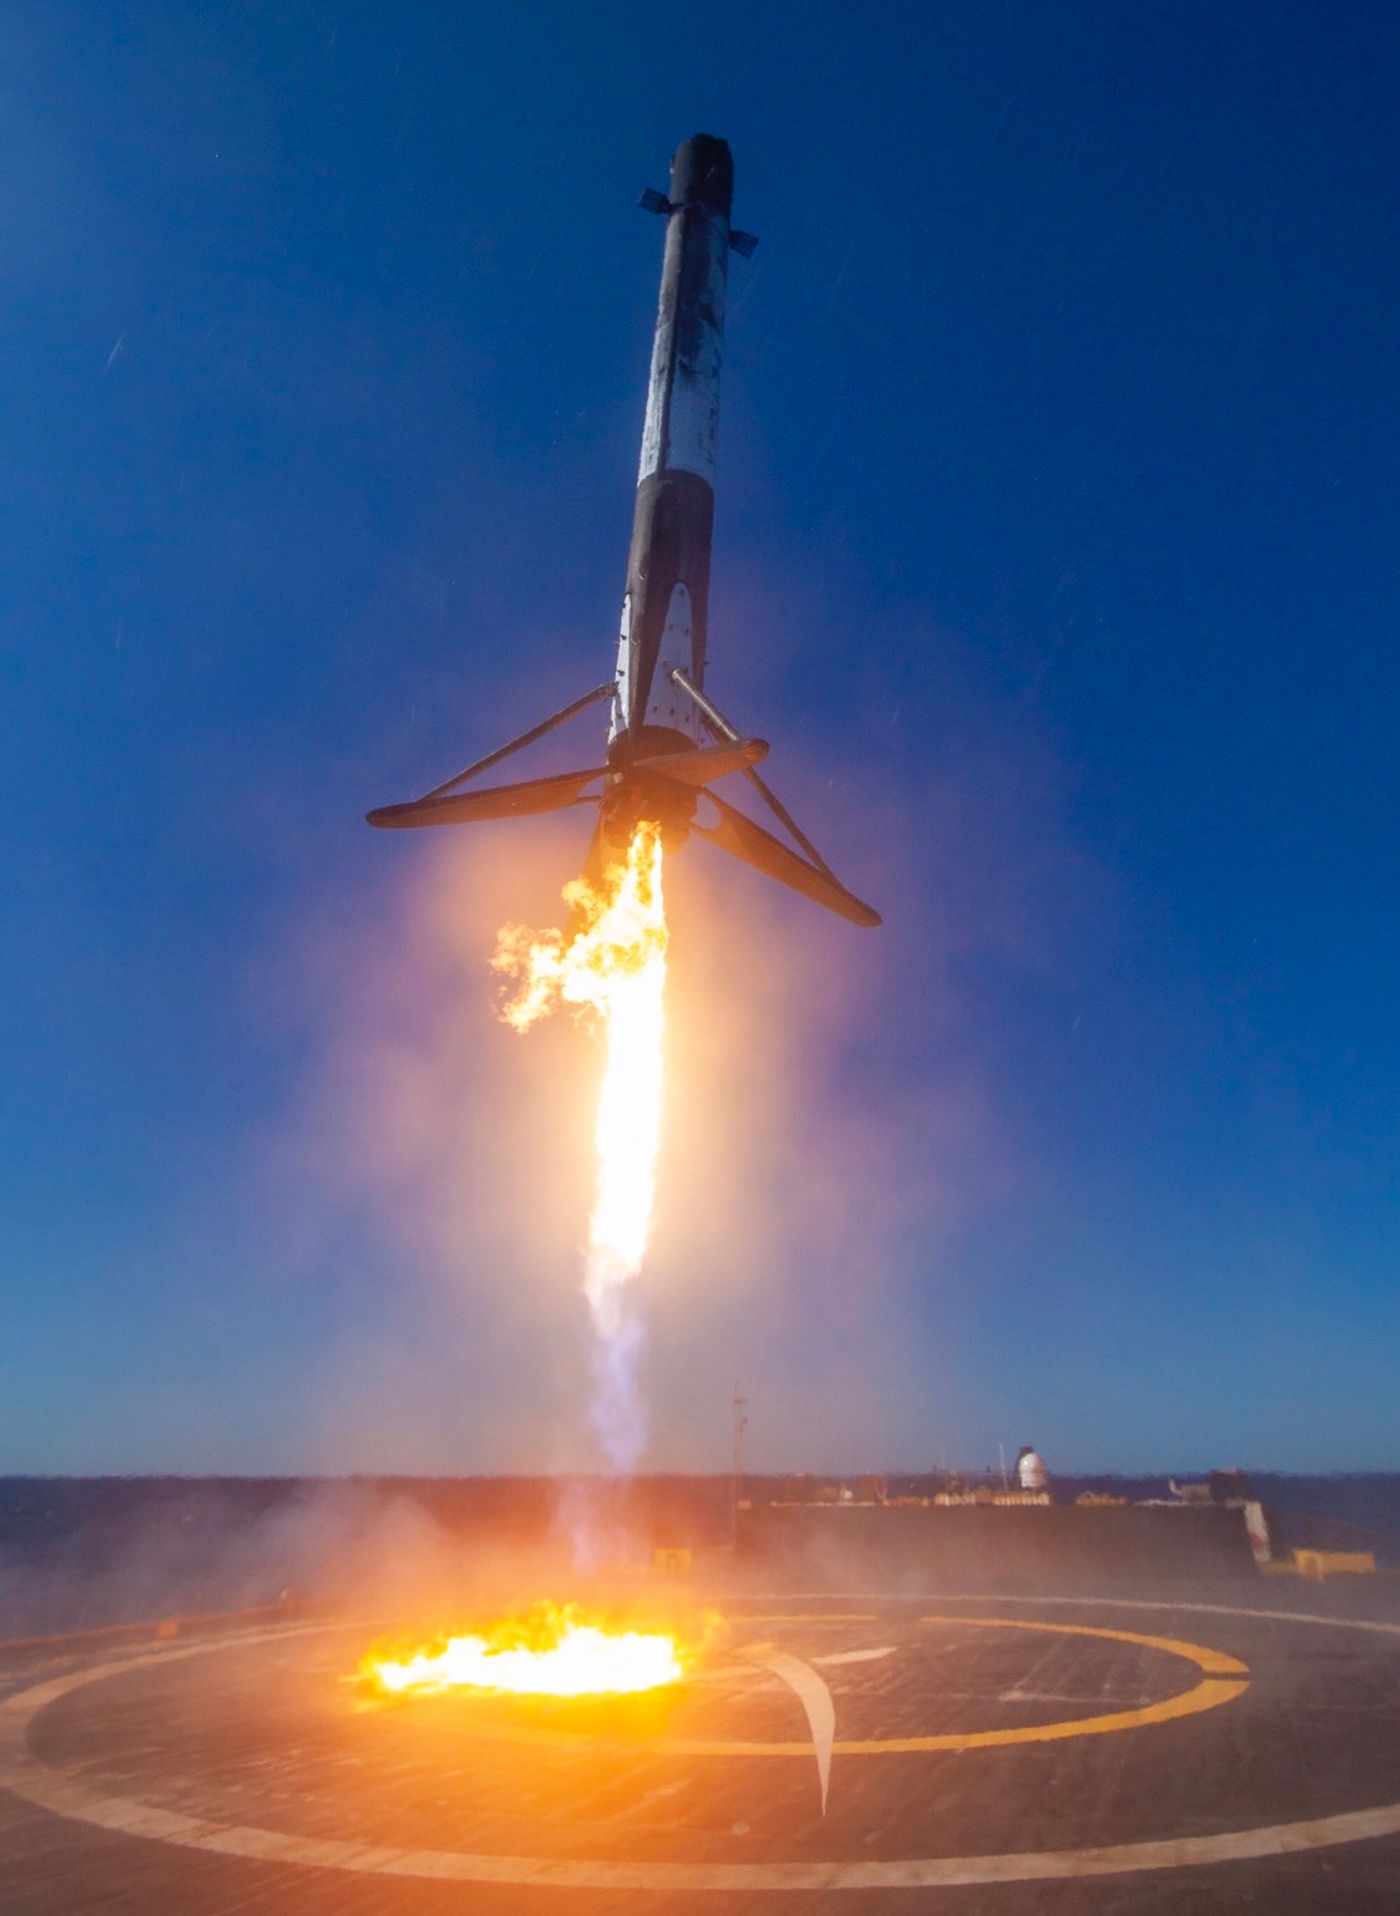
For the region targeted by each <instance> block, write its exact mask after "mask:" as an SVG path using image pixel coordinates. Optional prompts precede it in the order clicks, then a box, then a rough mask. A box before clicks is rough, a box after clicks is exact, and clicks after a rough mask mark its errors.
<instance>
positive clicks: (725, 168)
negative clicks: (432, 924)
mask: <svg viewBox="0 0 1400 1916" xmlns="http://www.w3.org/2000/svg"><path fill="white" fill-rule="evenodd" d="M733 199H734V163H733V161H732V160H731V158H730V156H729V148H728V147H727V146H726V145H725V143H724V141H723V140H717V139H715V138H714V137H713V136H712V135H710V134H708V133H697V134H696V135H695V136H694V138H693V139H689V140H686V141H685V142H684V143H683V144H682V145H681V146H680V147H678V148H677V150H676V155H675V158H674V159H673V160H672V162H671V190H670V192H669V194H666V193H657V192H654V191H648V192H646V193H645V194H643V196H642V205H643V206H644V207H646V208H647V210H648V211H649V212H654V213H664V214H665V216H666V251H665V257H664V260H663V263H662V268H661V297H660V300H659V302H658V305H657V312H656V333H655V336H654V338H653V340H652V348H651V378H650V381H649V382H648V385H647V409H646V420H645V423H644V425H643V428H642V457H641V464H640V468H639V470H638V473H637V501H636V508H635V511H634V513H633V518H632V543H631V547H630V549H629V551H628V556H627V590H626V594H625V596H624V598H623V602H622V631H621V635H620V637H619V640H618V649H617V670H616V675H615V677H614V679H613V681H612V683H611V684H610V685H609V684H607V683H606V682H605V683H604V684H602V685H598V686H595V687H594V689H593V690H592V691H591V692H586V693H584V695H583V696H582V698H577V699H575V700H574V701H573V702H572V703H571V704H569V705H566V706H564V707H563V708H562V710H560V711H558V712H555V713H553V714H551V716H550V717H549V718H547V719H544V720H542V721H541V722H540V723H539V724H538V725H534V726H531V727H530V729H529V730H528V731H527V732H522V733H521V734H520V736H519V737H518V738H513V739H511V740H510V741H509V743H508V744H505V745H502V746H499V747H497V749H496V750H495V751H493V752H488V753H487V754H486V755H485V757H483V758H478V759H476V760H474V761H473V763H472V764H470V765H468V766H466V767H465V769H464V770H462V771H460V772H456V773H454V774H453V776H452V777H451V778H449V779H445V780H444V781H443V782H442V783H441V784H440V785H435V786H433V788H432V789H431V791H428V792H425V793H424V794H423V796H422V797H421V798H416V799H412V800H410V801H409V803H407V804H403V805H381V806H378V807H377V808H376V809H375V810H374V811H372V812H370V813H369V822H370V823H371V824H372V825H375V826H379V827H383V828H387V829H390V830H395V831H397V830H403V829H405V828H417V827H419V826H432V825H470V824H479V823H485V822H487V821H488V820H491V819H498V818H528V817H531V816H533V815H534V814H535V813H538V812H554V811H564V810H568V809H570V808H571V807H573V806H575V805H593V804H596V805H597V807H598V826H597V830H596V831H595V833H594V836H593V842H592V845H591V846H590V848H589V851H588V855H587V858H586V860H585V865H584V869H585V874H586V875H588V876H590V877H592V878H595V879H599V878H601V875H602V874H603V873H604V872H606V871H607V870H608V869H609V867H610V866H612V865H615V864H617V863H618V862H619V860H620V859H621V857H622V856H623V855H625V853H626V850H627V847H628V845H629V844H630V842H631V840H632V836H633V833H634V832H635V830H636V827H637V826H638V825H639V824H640V823H641V822H642V821H643V820H648V821H651V822H654V823H656V824H658V825H660V827H661V829H662V831H663V833H664V835H665V838H666V843H667V846H668V848H674V847H676V846H678V845H680V844H682V843H684V841H685V840H686V838H687V837H688V836H690V835H692V834H694V835H696V836H699V837H701V838H706V839H708V840H709V841H710V843H711V844H712V845H716V846H718V847H719V849H720V850H721V851H724V852H727V853H729V855H730V856H731V857H734V858H737V859H739V860H740V861H741V862H743V863H744V864H747V865H750V866H752V867H754V868H755V869H756V870H758V871H761V872H763V873H764V874H765V875H766V876H768V877H769V878H772V879H775V880H776V881H777V883H778V884H780V885H786V886H788V887H789V889H790V890H793V891H796V892H800V893H801V894H802V896H803V897H805V898H810V899H812V900H813V901H814V902H815V903H817V904H819V905H822V906H825V907H826V909H827V910H829V911H834V912H836V913H838V914H839V915H840V916H841V917H843V918H846V919H849V920H850V921H851V923H853V924H857V925H867V926H869V925H878V924H879V922H880V915H879V913H878V912H876V911H875V910H874V909H873V908H872V907H871V906H869V905H866V904H863V903H862V902H861V900H860V899H859V898H856V897H855V896H854V895H853V894H852V893H851V892H849V891H847V889H846V887H845V886H844V885H842V884H841V882H840V880H839V879H838V878H837V877H836V875H835V873H834V872H833V871H832V869H831V867H830V866H829V865H828V864H827V863H826V861H825V860H824V859H823V858H822V857H821V855H820V853H819V852H818V851H817V849H816V847H815V846H814V845H813V844H812V841H811V840H810V839H809V838H808V837H807V836H806V834H805V833H804V832H803V831H802V830H801V828H800V827H799V826H798V824H797V822H796V820H795V819H794V818H793V817H792V814H791V813H790V812H789V811H788V810H787V809H786V807H785V806H784V805H782V803H781V802H780V801H779V799H778V797H777V795H776V793H774V792H773V791H772V790H770V788H769V787H768V786H767V785H766V784H765V783H764V781H763V780H762V779H761V778H760V777H759V775H758V773H757V771H755V769H754V768H755V766H756V765H758V764H759V763H760V762H761V761H762V760H763V759H765V758H766V757H767V755H768V745H767V741H766V740H764V739H759V738H750V737H745V736H744V735H742V734H741V733H740V732H739V731H738V730H737V729H736V728H735V727H734V726H733V725H732V724H731V723H730V721H729V720H728V719H726V718H725V716H724V714H723V713H722V712H721V711H720V710H719V709H718V707H717V706H716V705H715V704H714V703H713V702H712V701H711V699H710V698H709V696H708V695H707V694H706V692H705V691H704V690H703V687H704V682H705V662H706V654H707V649H708V648H707V639H708V635H709V617H710V543H711V538H712V535H713V531H714V522H715V449H716V444H717V440H718V436H719V375H720V359H721V355H722V350H723V343H724V294H725V285H726V281H727V279H728V274H729V255H730V252H731V251H734V252H737V253H740V254H742V255H743V256H744V257H746V258H747V257H748V256H749V255H750V254H751V253H752V252H753V249H754V247H755V245H756V244H757V242H756V241H755V239H754V238H753V236H752V234H750V233H740V232H737V231H735V230H734V229H733V228H732V227H731V226H730V223H729V213H730V207H731V205H732V203H733ZM605 699H609V700H610V702H611V718H610V722H609V726H608V743H607V751H606V754H605V762H604V763H603V764H602V765H597V764H592V765H585V766H581V767H579V768H578V769H576V770H573V771H567V772H552V773H550V774H549V775H548V776H546V777H543V778H530V779H525V780H522V781H520V782H518V783H512V784H507V785H493V786H485V787H483V786H479V785H476V784H474V783H473V781H474V780H476V779H477V778H478V777H479V776H480V774H481V773H483V772H486V771H488V770H489V769H490V768H491V767H493V766H496V765H499V764H500V763H501V762H502V760H504V759H506V758H509V757H511V756H512V755H513V754H514V753H516V752H519V751H522V750H523V749H524V748H525V747H527V746H529V745H532V744H534V743H535V741H536V740H537V739H541V738H543V737H544V736H545V735H546V734H547V733H549V732H552V731H554V729H555V728H556V727H557V726H560V725H563V724H565V723H566V722H567V721H568V720H569V719H571V718H572V717H573V716H574V715H575V714H576V713H578V712H582V711H584V710H586V709H588V708H590V707H592V706H594V705H597V704H601V703H602V702H603V700H605ZM740 773H742V774H743V775H744V776H745V777H746V778H747V779H748V781H749V784H750V788H751V789H752V790H755V791H757V793H758V794H759V796H760V797H761V799H762V800H763V802H764V803H765V804H766V805H767V806H768V808H769V810H770V811H771V812H772V813H773V815H774V817H775V818H776V819H777V820H778V822H779V824H780V825H781V826H782V827H783V829H784V831H785V832H786V833H787V842H784V841H783V840H782V839H779V838H775V837H774V835H773V833H772V832H771V831H767V830H765V829H764V827H763V826H761V825H759V824H758V823H757V822H756V821H755V820H754V819H752V818H750V817H748V816H747V815H746V814H745V813H744V812H742V811H741V810H739V809H738V808H737V807H736V806H734V805H731V804H730V803H729V802H728V800H726V799H724V798H721V796H720V795H719V793H718V792H717V791H716V790H715V789H714V786H715V783H716V781H718V780H720V779H724V778H729V777H733V776H736V775H738V774H740ZM594 787H601V789H599V790H597V791H594V790H593V789H592V788H594ZM468 788H470V789H468ZM702 798H703V800H704V804H705V810H704V812H703V813H702V812H699V811H698V810H697V807H698V806H699V804H700V802H701V800H702Z"/></svg>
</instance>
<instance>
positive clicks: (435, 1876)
mask: <svg viewBox="0 0 1400 1916" xmlns="http://www.w3.org/2000/svg"><path fill="white" fill-rule="evenodd" d="M781 1600H783V1601H787V1600H789V1599H786V1598H784V1599H781ZM871 1600H872V1599H871V1598H870V1597H869V1596H866V1595H862V1597H861V1598H860V1601H862V1602H870V1601H871ZM940 1601H942V1602H979V1603H985V1601H986V1599H985V1598H982V1597H963V1598H959V1597H945V1598H941V1599H940ZM1012 1601H1015V1602H1023V1603H1044V1604H1049V1603H1071V1604H1082V1605H1095V1606H1097V1607H1099V1608H1103V1609H1112V1608H1123V1609H1134V1610H1165V1611H1173V1610H1195V1611H1201V1612H1205V1613H1207V1614H1210V1615H1215V1616H1223V1617H1245V1618H1250V1619H1260V1620H1263V1621H1265V1622H1269V1623H1280V1624H1313V1625H1319V1626H1321V1627H1323V1628H1328V1629H1350V1630H1363V1631H1367V1632H1370V1633H1373V1634H1376V1635H1383V1636H1391V1637H1394V1636H1400V1624H1394V1623H1379V1622H1370V1621H1363V1620H1358V1619H1354V1618H1349V1617H1318V1616H1305V1615H1297V1614H1292V1613H1289V1612H1287V1611H1280V1610H1253V1609H1246V1608H1237V1607H1233V1606H1230V1605H1227V1604H1199V1603H1198V1604H1192V1603H1161V1602H1150V1601H1146V1600H1140V1599H1120V1598H1112V1597H1102V1598H1097V1597H1053V1598H1050V1597H1042V1598H1033V1597H1025V1598H1016V1599H1011V1598H1007V1597H998V1598H997V1602H998V1604H1002V1603H1007V1602H1012ZM344 1627H345V1626H344V1625H343V1624H325V1623H319V1624H308V1625H299V1626H296V1627H295V1628H293V1629H288V1630H275V1631H260V1632H256V1633H252V1634H249V1635H246V1636H239V1637H235V1638H222V1639H216V1640H214V1641H213V1642H208V1641H206V1642H203V1643H198V1644H194V1645H191V1646H189V1647H183V1646H182V1647H181V1648H180V1649H177V1650H165V1651H159V1652H156V1653H154V1654H151V1655H143V1656H137V1657H127V1658H120V1659H116V1660H114V1661H112V1662H109V1663H103V1664H98V1665H96V1666H94V1667H92V1668H90V1669H86V1670H78V1671H73V1672H70V1673H69V1674H68V1675H67V1676H64V1677H58V1678H55V1679H53V1680H52V1681H50V1682H48V1683H41V1684H36V1685H35V1686H34V1687H33V1688H31V1689H28V1690H23V1691H20V1692H18V1693H16V1694H15V1695H13V1696H11V1697H9V1698H8V1699H7V1700H6V1701H5V1702H3V1703H0V1785H3V1787H5V1788H6V1789H9V1790H10V1791H12V1792H13V1794H15V1795H16V1796H20V1797H23V1798H24V1799H25V1800H26V1801H28V1802H32V1803H37V1804H38V1805H39V1806H40V1807H41V1808H44V1809H48V1810H52V1811H53V1812H54V1814H56V1815H59V1816H67V1817H70V1818H73V1819H74V1820H76V1821H79V1822H84V1823H89V1824H95V1825H96V1826H97V1827H99V1828H102V1829H109V1830H113V1831H115V1832H117V1833H118V1834H121V1835H129V1836H144V1837H147V1838H154V1839H155V1840H158V1841H163V1842H167V1843H174V1844H177V1845H178V1846H180V1847H182V1848H186V1849H198V1850H207V1851H213V1852H215V1853H217V1854H220V1855H225V1856H243V1857H248V1858H252V1859H254V1860H257V1861H266V1862H281V1863H298V1864H306V1865H310V1866H313V1867H316V1868H321V1869H340V1870H348V1871H351V1872H352V1873H354V1874H357V1875H384V1876H400V1877H413V1878H419V1879H422V1878H427V1879H430V1880H437V1881H450V1882H471V1883H514V1884H529V1885H532V1886H534V1887H536V1888H543V1889H601V1890H610V1891H619V1890H652V1891H661V1892H663V1893H664V1892H670V1893H676V1894H679V1893H682V1892H694V1893H696V1894H699V1895H702V1896H705V1895H707V1896H714V1895H718V1894H720V1893H722V1892H725V1891H733V1892H737V1893H739V1894H749V1895H753V1894H757V1893H758V1892H760V1891H764V1890H779V1891H814V1890H848V1889H849V1890H876V1889H925V1890H927V1889H952V1888H957V1887H965V1886H968V1885H972V1884H985V1883H1026V1882H1046V1881H1056V1882H1064V1881H1069V1880H1076V1879H1083V1878H1088V1877H1098V1876H1121V1875H1126V1874H1131V1873H1135V1872H1139V1871H1144V1870H1156V1869H1180V1868H1200V1867H1202V1866H1207V1865H1210V1864H1219V1863H1232V1862H1246V1861H1251V1860H1259V1859H1262V1858H1265V1857H1273V1856H1289V1855H1297V1854H1298V1853H1300V1852H1301V1851H1305V1850H1315V1849H1329V1848H1333V1847H1335V1846H1337V1845H1339V1844H1343V1843H1360V1842H1368V1841H1374V1840H1377V1839H1379V1838H1382V1837H1390V1836H1400V1803H1388V1804H1383V1805H1380V1806H1378V1807H1376V1808H1374V1809H1362V1810H1350V1811H1346V1812H1343V1813H1342V1814H1340V1815H1336V1816H1323V1817H1315V1818H1309V1819H1307V1820H1305V1821H1302V1822H1296V1823H1274V1824H1269V1825H1267V1826H1265V1827H1263V1828H1259V1829H1249V1830H1227V1831H1223V1832H1221V1833H1219V1834H1216V1835H1212V1836H1178V1837H1169V1838H1167V1839H1165V1840H1163V1841H1159V1842H1150V1843H1116V1844H1105V1845H1098V1846H1094V1847H1090V1848H1083V1849H1065V1850H1024V1851H1014V1852H1011V1853H1010V1854H1007V1855H1000V1856H997V1855H988V1856H932V1857H913V1858H910V1859H908V1860H906V1861H899V1860H891V1861H888V1862H848V1863H841V1862H824V1863H610V1862H605V1861H601V1860H596V1859H595V1860H589V1861H573V1860H569V1859H556V1860H544V1859H541V1858H537V1857H530V1856H480V1855H469V1854H467V1853H465V1852H459V1851H456V1850H406V1849H393V1848H388V1847H385V1846H382V1845H377V1844H372V1843H352V1842H334V1841H329V1840H326V1839H324V1838H320V1837H313V1836H294V1835H289V1834H287V1833H285V1832H282V1831H277V1830H261V1829H250V1828H244V1827H241V1826H236V1825H226V1824H219V1823H214V1822H211V1821H208V1820H206V1819H204V1818H201V1817H194V1816H185V1815H182V1814H180V1813H178V1812H175V1811H170V1810H161V1809H156V1808H152V1807H150V1806H148V1805H145V1804H141V1803H133V1802H128V1801H124V1800H123V1799H122V1798H120V1797H113V1796H107V1795H105V1794H103V1793H102V1792H101V1791H98V1790H94V1789H91V1788H89V1787H88V1786H87V1785H86V1784H84V1783H82V1782H80V1781H79V1780H77V1779H76V1778H75V1777H70V1776H65V1775H62V1774H60V1773H58V1772H57V1771H53V1770H49V1769H46V1768H45V1767H44V1765H43V1764H41V1763H40V1762H39V1761H38V1759H37V1758H36V1757H35V1756H34V1755H33V1754H32V1753H31V1752H30V1750H29V1748H28V1743H27V1731H28V1726H29V1724H30V1723H31V1722H32V1721H33V1719H34V1718H35V1717H37V1716H38V1715H39V1713H40V1711H42V1710H43V1709H45V1708H46V1707H47V1706H48V1705H49V1704H50V1703H53V1702H55V1701H57V1699H58V1698H59V1697H60V1696H65V1695H67V1694H69V1693H70V1692H71V1691H73V1690H77V1689H80V1688H82V1687H83V1685H84V1684H88V1683H98V1682H101V1681H103V1680H104V1679H106V1678H108V1677H115V1676H120V1675H123V1674H125V1673H126V1672H127V1671H130V1670H134V1669H138V1668H140V1667H142V1666H143V1665H148V1664H153V1663H173V1662H178V1661H180V1660H182V1659H183V1658H185V1657H192V1656H200V1655H207V1654H209V1653H210V1652H211V1651H215V1650H220V1649H227V1648H237V1647H241V1646H244V1645H247V1644H250V1643H257V1642H261V1641H264V1640H265V1639H267V1638H270V1637H282V1636H293V1635H307V1634H310V1633H312V1632H314V1631H316V1630H330V1629H340V1628H344ZM736 1833H737V1832H736Z"/></svg>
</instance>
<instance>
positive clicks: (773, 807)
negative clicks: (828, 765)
mask: <svg viewBox="0 0 1400 1916" xmlns="http://www.w3.org/2000/svg"><path fill="white" fill-rule="evenodd" d="M671 683H672V684H673V685H677V686H679V687H680V689H681V691H682V692H685V693H688V694H689V696H690V697H691V698H692V699H693V700H694V702H695V709H696V710H697V711H698V712H699V714H700V716H701V718H702V719H703V720H704V721H705V725H706V727H707V728H708V730H709V731H711V732H713V733H714V735H715V737H716V738H722V739H724V740H726V741H727V742H728V743H729V744H730V745H737V744H738V743H739V742H740V739H741V737H742V734H741V733H740V732H738V731H736V730H735V728H734V727H733V726H732V725H731V724H730V722H729V720H728V719H727V718H726V717H725V716H724V714H723V712H721V711H720V709H719V707H718V706H717V705H715V704H713V703H712V702H711V701H710V700H709V699H708V698H706V696H705V694H704V693H703V692H702V691H701V690H700V688H699V687H698V686H696V685H692V684H691V682H690V680H689V679H688V678H687V677H686V675H685V673H684V672H682V670H681V669H680V667H679V666H677V667H676V668H675V670H674V671H673V672H672V674H671ZM744 777H745V778H746V779H747V780H748V781H749V783H750V785H752V786H753V787H754V789H755V790H756V791H757V792H758V793H759V795H760V796H761V798H762V799H763V802H764V804H765V805H766V806H767V807H768V809H769V811H770V812H772V814H773V816H774V817H775V818H776V819H777V820H778V822H779V823H780V824H781V825H784V826H785V827H786V828H787V830H788V831H789V832H790V833H791V834H792V837H793V839H794V841H795V842H796V843H797V844H799V845H800V846H801V847H802V849H803V851H804V852H806V854H807V856H808V857H809V858H810V859H811V861H812V863H813V864H814V865H815V866H816V868H817V870H818V871H820V872H823V873H824V874H825V875H826V877H828V878H830V879H831V880H832V881H833V883H835V884H838V885H839V884H840V882H841V881H840V879H839V878H837V876H836V874H835V872H834V871H833V870H832V869H831V867H830V865H828V864H827V862H826V860H825V859H824V858H823V857H822V855H821V853H820V852H819V851H818V850H817V848H816V846H815V845H814V844H813V843H812V841H811V839H810V838H808V836H807V834H806V832H804V831H803V829H802V827H801V826H800V825H799V824H798V822H797V820H796V819H795V818H794V817H793V815H792V813H791V812H790V811H789V810H788V808H787V806H786V805H784V803H783V801H782V800H781V799H780V798H779V797H778V794H777V793H776V792H775V791H774V790H773V788H772V786H771V785H769V784H767V783H766V782H765V780H763V779H762V778H760V777H759V775H758V773H757V772H756V771H755V770H754V769H753V767H752V765H746V766H745V767H744Z"/></svg>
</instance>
